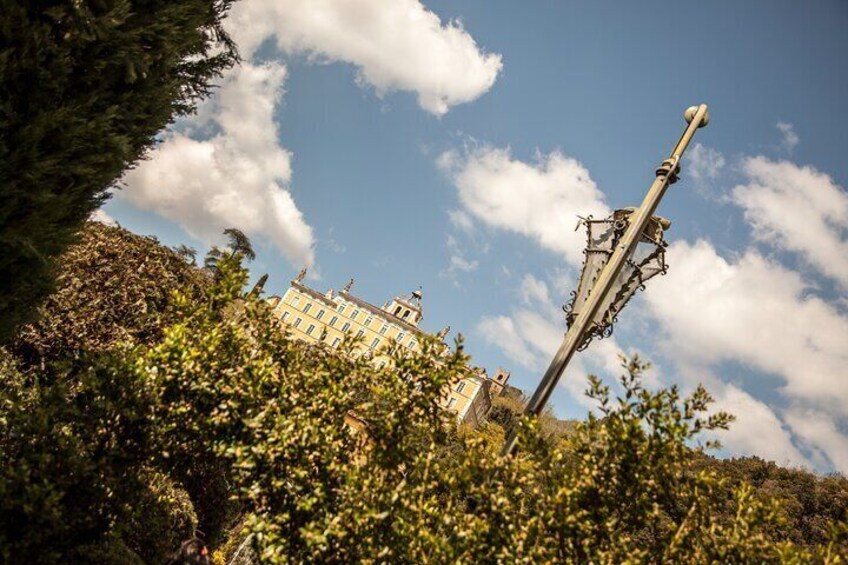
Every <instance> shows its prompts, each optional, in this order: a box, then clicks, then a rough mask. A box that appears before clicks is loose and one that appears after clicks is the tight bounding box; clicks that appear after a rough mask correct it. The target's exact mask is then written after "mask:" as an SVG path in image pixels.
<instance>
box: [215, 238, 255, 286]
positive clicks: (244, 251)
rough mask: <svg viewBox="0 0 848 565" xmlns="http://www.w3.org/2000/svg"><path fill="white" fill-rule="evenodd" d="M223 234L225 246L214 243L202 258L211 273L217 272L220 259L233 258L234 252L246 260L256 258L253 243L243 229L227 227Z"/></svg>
mask: <svg viewBox="0 0 848 565" xmlns="http://www.w3.org/2000/svg"><path fill="white" fill-rule="evenodd" d="M224 235H225V236H227V247H225V248H223V249H222V248H220V247H218V246H217V245H214V246H212V248H211V249H210V250H209V251H208V252H207V253H206V257H204V259H203V266H204V267H205V268H206V270H207V271H208V272H210V273H212V274H213V275H217V274H218V265H219V263H220V262H221V261H222V260H224V259H233V258H234V257H235V256H236V254H238V255H239V256H240V257H241V258H242V259H244V260H247V261H253V260H254V259H256V253H255V252H254V251H253V244H252V243H251V242H250V239H248V237H247V236H246V235H245V234H244V232H243V231H241V230H239V229H236V228H227V229H225V230H224Z"/></svg>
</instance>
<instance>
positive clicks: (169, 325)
mask: <svg viewBox="0 0 848 565" xmlns="http://www.w3.org/2000/svg"><path fill="white" fill-rule="evenodd" d="M90 229H93V230H94V231H95V232H97V233H96V234H95V236H93V239H92V241H94V242H97V241H99V238H100V237H106V238H108V237H115V238H117V239H118V240H119V241H120V242H121V243H120V245H125V246H139V247H142V248H143V247H145V246H147V245H149V244H150V240H146V239H144V238H137V237H135V236H129V235H127V234H126V233H125V232H123V231H122V230H120V229H118V228H105V227H100V226H90ZM86 237H88V236H86ZM110 249H111V248H110V247H109V246H102V245H91V244H90V242H89V243H86V242H85V241H84V242H83V243H82V244H81V245H80V248H79V250H76V251H80V252H81V251H82V250H85V253H87V254H92V255H94V256H95V258H90V259H88V260H78V259H74V260H72V261H71V263H70V264H73V265H76V266H77V268H79V267H80V266H84V265H98V264H100V263H99V262H98V260H97V259H96V256H97V255H98V254H101V253H106V254H109V253H112V252H113V251H110ZM74 252H75V250H71V251H70V252H69V254H71V255H72V254H73V253H74ZM127 255H128V256H132V253H129V252H128V253H127ZM155 257H156V261H157V265H159V266H158V267H155V268H154V267H151V268H148V269H146V270H144V271H142V272H141V275H140V276H138V277H136V278H132V277H130V278H127V279H126V280H127V281H129V284H130V285H133V286H134V287H136V288H134V289H131V290H130V291H128V292H126V293H124V294H121V295H120V296H119V297H118V298H116V299H115V301H114V302H104V306H105V307H106V308H109V309H117V310H119V311H122V309H123V308H125V305H122V304H120V302H121V301H122V300H128V301H131V300H133V297H134V296H135V292H136V291H137V290H139V289H143V288H146V287H150V289H149V292H155V291H154V290H153V288H154V287H156V285H157V284H159V280H160V279H161V275H160V273H159V272H158V270H157V269H159V268H162V267H165V266H167V267H166V268H173V269H176V270H177V272H183V271H182V269H192V267H190V266H189V265H187V264H186V263H185V262H184V261H183V260H182V258H181V257H179V256H178V255H177V254H176V253H174V252H172V251H170V250H167V249H163V250H162V252H161V254H159V255H156V256H155ZM241 260H242V255H241V254H240V253H238V252H237V253H234V254H232V255H231V256H229V255H227V256H223V257H221V258H220V260H219V263H218V274H217V276H216V277H214V278H208V277H207V278H205V280H206V281H207V283H206V284H205V285H202V286H200V287H195V286H194V285H193V284H192V283H191V279H190V278H189V279H186V280H187V282H186V283H185V284H186V287H185V288H184V289H177V288H175V289H174V291H173V292H170V293H169V296H170V298H169V299H168V300H167V302H166V303H159V302H154V304H164V305H161V306H156V307H155V308H152V310H157V309H163V311H165V312H168V314H167V315H166V316H158V315H157V316H154V318H155V319H156V320H158V322H159V323H161V324H162V327H161V331H159V332H145V333H143V334H139V333H134V332H133V331H130V330H127V331H126V332H125V335H127V336H130V337H128V339H127V340H125V341H124V342H109V343H108V344H106V345H105V346H103V345H104V342H103V341H102V340H93V341H91V342H90V345H91V351H87V350H85V347H88V345H84V344H83V345H82V346H80V347H78V348H77V349H75V353H74V355H73V359H70V358H68V357H65V358H63V357H62V356H60V355H45V356H43V357H42V358H41V360H39V361H38V362H31V361H28V360H27V359H24V358H22V356H21V355H20V354H17V353H15V352H9V351H8V350H0V351H2V353H3V355H2V357H0V559H2V560H4V561H5V562H13V561H15V562H20V561H23V562H40V563H51V562H54V563H59V562H61V563H76V562H80V563H86V562H99V563H162V562H164V561H165V560H167V558H168V555H169V554H171V553H172V552H174V551H176V550H177V549H178V548H179V547H180V546H181V545H183V547H190V548H194V549H196V548H197V547H200V546H202V545H203V544H206V546H208V547H210V548H211V549H212V554H213V557H214V559H215V562H216V563H228V562H230V559H231V558H232V557H233V556H234V555H235V554H238V556H239V559H241V561H240V562H247V563H250V562H263V563H303V562H309V563H449V562H450V563H456V562H459V563H467V562H472V563H589V562H592V563H610V564H612V563H658V562H664V563H843V562H844V561H843V557H842V556H844V555H845V552H846V549H848V546H846V534H848V532H846V529H845V520H846V515H845V509H844V505H841V504H831V505H830V506H829V507H828V509H826V508H825V506H826V505H827V504H828V503H827V502H826V500H825V498H826V497H842V498H844V497H845V493H846V490H845V484H844V482H841V483H840V482H839V481H836V482H834V481H830V480H829V479H827V478H825V479H822V478H818V477H815V476H814V475H811V474H809V473H806V474H804V472H799V474H798V475H797V481H799V482H804V481H807V482H808V483H809V485H810V486H812V487H815V488H818V489H821V492H822V494H821V496H819V497H818V498H817V500H818V502H817V503H815V504H816V505H817V511H816V516H815V520H812V522H814V525H815V526H816V528H818V529H817V530H816V532H825V531H826V532H827V533H826V534H822V535H820V534H819V533H814V534H811V537H807V536H808V534H807V532H808V531H809V530H807V529H805V528H806V526H805V527H804V528H798V527H796V524H797V522H792V521H790V518H792V517H793V516H794V515H795V514H797V513H804V512H807V510H804V509H803V508H802V509H798V508H794V509H791V510H789V511H787V504H790V503H791V500H792V499H791V498H790V497H788V496H781V497H777V498H775V497H773V496H772V494H773V493H775V492H776V491H777V490H779V489H775V488H772V489H770V490H767V489H763V488H762V487H763V485H764V484H765V482H764V481H763V480H761V479H762V477H765V476H769V474H771V475H772V476H776V474H777V472H776V471H773V470H772V471H763V470H762V469H761V468H760V467H761V466H760V465H759V464H756V463H754V464H752V465H751V466H750V468H749V470H750V472H751V477H750V479H749V477H748V476H747V475H746V474H747V473H748V470H745V471H739V473H738V474H737V475H736V476H731V475H729V474H727V473H724V472H723V471H722V468H721V467H722V465H723V463H721V464H718V465H715V464H714V463H712V460H711V459H709V458H708V456H707V455H705V454H704V452H703V450H702V449H700V448H697V447H693V446H695V445H697V441H698V438H699V436H700V434H701V432H702V431H704V430H710V429H720V428H723V427H726V426H728V425H730V418H729V417H728V416H727V415H725V414H721V413H718V414H715V413H713V414H711V413H710V412H709V411H708V408H709V404H710V401H711V399H710V397H709V394H708V393H707V392H706V391H705V390H703V389H702V388H698V389H696V390H694V391H693V392H692V393H691V394H689V395H682V394H681V393H680V392H679V391H678V390H677V389H675V388H670V389H660V390H648V389H646V388H644V387H643V386H642V381H641V376H642V374H643V373H644V371H646V370H648V367H647V365H646V364H645V363H643V362H642V361H640V360H638V359H630V360H627V361H626V362H625V363H624V365H623V367H622V377H621V379H620V381H619V383H618V384H617V385H616V386H615V388H612V387H611V385H605V384H604V383H602V382H601V381H600V380H598V379H596V378H590V380H589V390H588V394H589V396H590V397H591V398H592V399H594V401H595V403H596V406H597V409H598V411H597V413H596V414H595V415H589V416H588V418H587V419H586V420H585V421H584V422H579V423H575V424H572V425H569V426H565V427H563V426H558V425H556V423H555V422H548V423H547V424H544V425H542V424H541V423H540V421H538V420H537V421H528V420H524V419H520V418H519V419H516V418H515V413H516V412H517V410H518V407H517V406H516V405H515V403H512V402H499V403H498V404H499V407H500V408H499V414H498V415H497V417H496V418H492V420H491V421H490V422H489V423H487V424H486V425H484V426H483V427H482V428H480V429H478V430H468V429H464V428H459V429H458V428H457V427H456V425H455V421H454V420H453V418H452V416H451V415H449V414H448V413H446V412H445V411H443V410H442V409H441V408H440V406H439V400H440V399H441V398H442V397H443V395H445V394H446V392H447V387H449V386H450V385H451V383H453V382H455V380H456V379H457V378H458V377H459V376H460V375H463V374H465V372H466V371H467V370H468V367H467V362H468V358H467V356H466V355H465V353H464V350H463V347H462V343H461V341H458V342H457V343H456V344H455V347H454V348H453V349H452V350H445V348H443V347H441V346H440V345H439V344H438V343H435V341H432V342H430V341H424V342H423V344H422V345H423V349H422V351H421V352H419V353H412V352H410V351H408V350H407V349H406V348H400V347H397V348H395V349H394V350H393V351H391V352H390V354H391V355H392V358H393V361H394V363H393V364H392V365H389V366H386V367H383V368H376V367H374V366H373V365H371V364H370V363H369V361H368V360H367V359H366V358H365V357H364V356H360V357H356V356H354V355H351V354H350V353H352V351H353V350H352V345H353V344H352V342H350V343H346V344H345V345H343V347H342V354H339V353H338V352H337V351H336V350H334V349H332V348H329V347H324V346H320V345H308V344H304V343H302V342H299V341H296V340H294V339H293V338H291V337H290V336H289V335H287V334H286V333H285V331H284V328H283V327H282V326H280V325H279V322H278V321H277V319H276V318H274V317H273V316H272V315H271V310H270V308H269V307H268V305H267V304H266V303H265V302H264V301H262V300H261V299H259V298H258V297H256V296H255V295H254V294H252V293H250V294H247V295H245V292H244V290H245V285H246V283H247V279H248V277H247V272H246V270H245V269H244V268H243V267H242V266H241ZM115 268H116V269H119V268H121V267H120V266H118V265H116V267H115ZM126 268H132V265H128V266H127V267H126ZM60 280H61V281H62V285H63V286H62V287H61V288H60V290H59V292H60V293H61V292H64V291H66V292H68V293H70V294H73V292H74V290H73V289H74V288H80V286H79V285H78V283H76V282H74V281H75V280H76V279H75V278H74V277H64V278H62V279H60ZM89 291H90V292H93V289H90V290H83V292H89ZM71 318H72V315H71V313H68V312H57V314H56V315H55V316H52V315H49V314H48V315H46V316H45V318H44V319H45V320H52V322H53V323H55V324H57V325H60V326H61V325H63V324H66V323H74V324H81V323H84V321H73V320H71ZM142 318H144V316H142ZM86 319H87V318H86ZM129 319H130V320H131V318H129ZM92 323H93V324H94V325H95V327H100V325H99V324H100V323H101V322H99V321H96V319H92ZM133 324H136V325H140V326H142V327H143V326H144V324H143V323H141V322H139V321H138V320H137V321H136V322H133ZM30 330H31V331H32V332H33V333H36V334H38V333H42V334H43V336H44V337H43V338H39V339H37V338H35V337H33V336H30V338H29V339H30V340H32V341H34V342H36V343H41V342H43V341H50V340H55V343H54V344H53V346H51V347H46V348H45V349H44V350H45V351H60V350H61V348H60V347H59V345H60V344H61V343H62V342H63V341H64V340H66V339H68V336H69V335H70V333H69V332H67V331H63V330H57V329H55V328H53V327H51V326H50V325H44V324H42V325H38V326H33V327H31V328H30ZM90 333H91V334H94V333H96V332H90ZM141 335H143V336H145V337H144V338H143V339H142V338H140V337H133V336H141ZM345 348H347V349H345ZM70 361H73V362H70ZM352 422H355V424H354V425H352ZM513 423H515V424H516V425H518V426H519V430H520V438H521V439H520V445H521V448H520V451H519V453H518V454H517V456H514V457H506V458H505V457H502V456H501V455H500V454H499V451H500V447H501V443H502V441H503V437H504V433H505V426H508V425H512V424H513ZM705 461H706V462H707V463H706V464H705ZM795 492H796V493H797V492H802V491H800V490H797V489H796V491H795ZM803 492H809V491H808V490H805V491H803ZM199 532H202V537H203V541H202V542H197V541H190V542H188V543H182V542H184V541H185V540H191V538H192V537H193V536H194V535H201V534H200V533H199Z"/></svg>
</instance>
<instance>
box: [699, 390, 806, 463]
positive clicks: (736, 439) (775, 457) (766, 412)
mask: <svg viewBox="0 0 848 565" xmlns="http://www.w3.org/2000/svg"><path fill="white" fill-rule="evenodd" d="M709 390H710V392H711V393H712V394H713V397H714V398H715V400H716V403H715V405H714V408H715V409H716V410H724V411H725V412H729V413H731V414H733V415H734V416H735V417H736V420H735V421H734V422H733V424H731V426H730V429H729V430H726V431H719V432H714V433H712V434H710V437H712V438H714V439H718V440H719V441H720V442H721V443H722V446H723V447H724V449H725V451H728V452H729V453H733V454H739V453H745V454H748V453H755V454H757V455H759V456H760V457H763V458H764V459H769V460H772V461H775V462H776V463H778V464H779V465H784V466H791V467H809V466H810V463H809V460H808V459H807V458H806V457H804V455H803V454H802V453H801V452H800V451H799V450H798V448H797V447H795V445H794V444H793V443H792V434H791V433H790V432H789V430H788V429H787V426H785V425H784V423H783V422H782V421H781V420H780V418H778V416H777V415H776V414H775V413H774V411H772V409H771V408H769V407H768V405H766V404H765V403H764V402H761V401H759V400H757V399H755V398H754V397H752V396H751V395H750V394H748V393H747V392H745V391H743V390H741V389H739V388H738V387H736V386H733V385H730V384H720V383H715V382H714V383H711V384H710V386H709Z"/></svg>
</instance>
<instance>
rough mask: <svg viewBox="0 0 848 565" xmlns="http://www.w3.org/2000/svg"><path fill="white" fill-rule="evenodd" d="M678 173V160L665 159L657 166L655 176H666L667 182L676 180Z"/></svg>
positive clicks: (672, 182) (670, 182)
mask: <svg viewBox="0 0 848 565" xmlns="http://www.w3.org/2000/svg"><path fill="white" fill-rule="evenodd" d="M678 173H680V162H679V160H677V159H666V160H665V161H663V162H662V165H660V166H659V168H657V176H658V177H668V184H674V183H676V182H677V175H678Z"/></svg>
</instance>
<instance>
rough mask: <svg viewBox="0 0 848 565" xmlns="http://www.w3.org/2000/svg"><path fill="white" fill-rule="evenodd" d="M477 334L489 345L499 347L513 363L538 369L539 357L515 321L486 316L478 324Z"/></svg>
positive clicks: (507, 317) (507, 318) (504, 317)
mask: <svg viewBox="0 0 848 565" xmlns="http://www.w3.org/2000/svg"><path fill="white" fill-rule="evenodd" d="M477 332H479V333H480V335H482V336H483V338H484V339H485V340H486V341H488V342H489V343H491V344H493V345H495V346H497V347H498V348H499V349H501V351H503V352H504V354H505V355H506V356H507V357H509V359H511V360H512V361H514V362H516V363H518V364H519V365H521V366H523V367H527V368H529V369H537V368H538V365H539V361H538V355H537V353H536V352H535V351H534V350H533V348H532V347H531V343H530V342H528V341H527V340H525V338H524V337H523V336H522V335H521V334H520V333H519V329H518V327H517V326H516V323H515V321H514V320H513V319H512V318H511V317H509V316H484V317H483V318H482V319H481V320H480V321H479V322H478V324H477Z"/></svg>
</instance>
